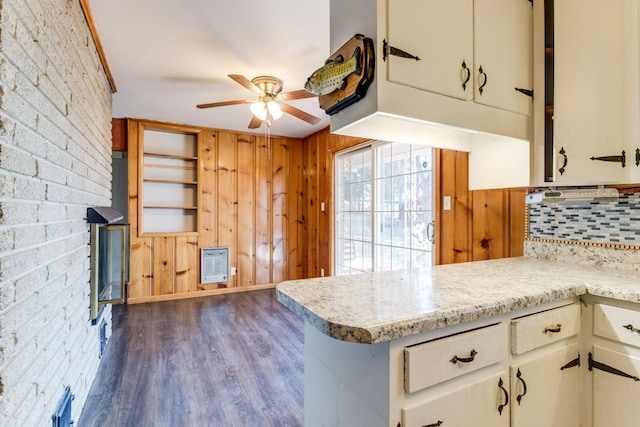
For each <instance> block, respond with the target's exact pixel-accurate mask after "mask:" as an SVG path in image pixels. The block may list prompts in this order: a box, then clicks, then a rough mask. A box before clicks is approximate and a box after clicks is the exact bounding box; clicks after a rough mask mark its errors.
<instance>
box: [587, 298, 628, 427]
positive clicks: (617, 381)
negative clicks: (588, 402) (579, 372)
mask: <svg viewBox="0 0 640 427" xmlns="http://www.w3.org/2000/svg"><path fill="white" fill-rule="evenodd" d="M593 335H594V344H593V350H592V353H590V354H589V370H590V371H592V373H593V388H592V390H593V426H594V427H605V426H606V427H610V426H615V427H631V426H636V425H638V420H639V419H640V405H638V402H640V312H639V311H636V310H633V309H630V308H623V307H615V306H611V305H609V304H594V305H593Z"/></svg>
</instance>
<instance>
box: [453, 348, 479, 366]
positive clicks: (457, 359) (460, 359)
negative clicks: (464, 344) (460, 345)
mask: <svg viewBox="0 0 640 427" xmlns="http://www.w3.org/2000/svg"><path fill="white" fill-rule="evenodd" d="M477 354H478V352H477V351H475V350H471V353H469V357H458V356H453V357H452V358H451V360H449V362H451V363H453V364H454V365H455V364H456V363H458V362H460V363H471V362H473V360H474V359H475V358H476V355H477Z"/></svg>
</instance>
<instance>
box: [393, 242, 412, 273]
mask: <svg viewBox="0 0 640 427" xmlns="http://www.w3.org/2000/svg"><path fill="white" fill-rule="evenodd" d="M391 256H392V258H393V259H392V261H391V263H392V269H393V270H401V269H403V268H411V251H410V250H409V249H405V248H396V247H394V248H392V249H391Z"/></svg>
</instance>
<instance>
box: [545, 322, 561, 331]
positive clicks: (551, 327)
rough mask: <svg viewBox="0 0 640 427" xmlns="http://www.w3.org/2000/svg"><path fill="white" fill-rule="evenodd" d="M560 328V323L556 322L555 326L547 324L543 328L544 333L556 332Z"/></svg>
mask: <svg viewBox="0 0 640 427" xmlns="http://www.w3.org/2000/svg"><path fill="white" fill-rule="evenodd" d="M561 330H562V325H561V324H560V323H558V324H557V325H556V326H547V327H546V328H544V331H542V332H544V333H545V334H548V333H550V332H551V333H554V334H557V333H558V332H560V331H561Z"/></svg>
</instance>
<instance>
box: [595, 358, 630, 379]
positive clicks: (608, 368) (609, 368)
mask: <svg viewBox="0 0 640 427" xmlns="http://www.w3.org/2000/svg"><path fill="white" fill-rule="evenodd" d="M594 369H599V370H601V371H604V372H608V373H610V374H614V375H619V376H621V377H624V378H631V379H632V380H634V381H640V378H638V377H635V376H633V375H629V374H627V373H626V372H623V371H621V370H619V369H616V368H614V367H612V366H609V365H606V364H604V363H602V362H597V361H595V360H593V354H591V353H589V371H593V370H594Z"/></svg>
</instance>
